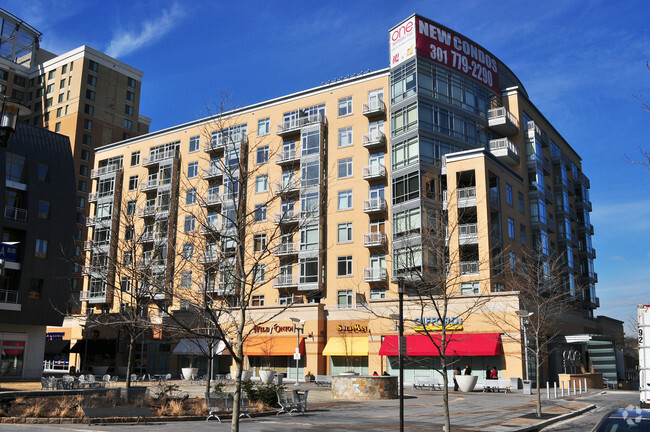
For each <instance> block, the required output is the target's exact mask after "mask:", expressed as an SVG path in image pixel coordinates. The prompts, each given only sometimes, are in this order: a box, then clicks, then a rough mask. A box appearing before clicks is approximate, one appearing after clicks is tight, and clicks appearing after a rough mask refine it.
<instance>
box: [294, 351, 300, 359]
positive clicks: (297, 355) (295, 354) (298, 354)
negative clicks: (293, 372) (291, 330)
mask: <svg viewBox="0 0 650 432" xmlns="http://www.w3.org/2000/svg"><path fill="white" fill-rule="evenodd" d="M293 359H294V360H300V353H299V352H297V353H293Z"/></svg>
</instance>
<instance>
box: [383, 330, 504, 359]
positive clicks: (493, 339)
mask: <svg viewBox="0 0 650 432" xmlns="http://www.w3.org/2000/svg"><path fill="white" fill-rule="evenodd" d="M431 337H432V338H433V340H434V341H435V343H436V345H437V346H438V347H439V346H440V345H441V341H442V337H441V335H440V334H432V335H431ZM447 338H448V342H447V346H446V350H445V351H446V354H447V355H454V356H496V355H500V354H501V335H500V334H499V333H473V334H472V333H462V334H461V333H454V334H453V335H449V336H447ZM398 345H399V343H398V337H397V336H392V335H391V336H385V337H384V341H383V342H382V344H381V348H380V349H379V355H385V356H396V355H399V352H398ZM436 345H434V343H433V342H432V341H431V339H430V338H429V336H427V335H410V336H406V355H407V356H438V355H439V351H438V348H436Z"/></svg>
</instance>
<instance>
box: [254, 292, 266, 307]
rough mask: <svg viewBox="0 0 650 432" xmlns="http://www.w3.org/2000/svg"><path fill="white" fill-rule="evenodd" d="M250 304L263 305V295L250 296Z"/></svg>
mask: <svg viewBox="0 0 650 432" xmlns="http://www.w3.org/2000/svg"><path fill="white" fill-rule="evenodd" d="M251 306H264V296H263V295H254V296H252V297H251Z"/></svg>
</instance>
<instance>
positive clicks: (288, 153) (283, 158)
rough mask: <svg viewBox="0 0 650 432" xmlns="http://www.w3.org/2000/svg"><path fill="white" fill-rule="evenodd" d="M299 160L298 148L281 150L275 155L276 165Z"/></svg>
mask: <svg viewBox="0 0 650 432" xmlns="http://www.w3.org/2000/svg"><path fill="white" fill-rule="evenodd" d="M299 160H300V152H299V151H298V149H291V150H282V151H280V152H278V154H276V155H275V163H276V164H278V165H284V164H290V163H293V162H297V161H299Z"/></svg>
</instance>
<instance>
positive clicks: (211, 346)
mask: <svg viewBox="0 0 650 432" xmlns="http://www.w3.org/2000/svg"><path fill="white" fill-rule="evenodd" d="M213 349H214V343H213V342H208V352H209V353H210V355H209V356H208V373H207V375H206V377H205V392H206V393H207V394H210V381H211V379H212V359H213V358H214V352H213Z"/></svg>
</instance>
